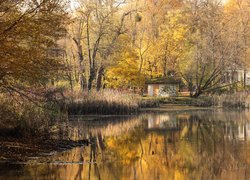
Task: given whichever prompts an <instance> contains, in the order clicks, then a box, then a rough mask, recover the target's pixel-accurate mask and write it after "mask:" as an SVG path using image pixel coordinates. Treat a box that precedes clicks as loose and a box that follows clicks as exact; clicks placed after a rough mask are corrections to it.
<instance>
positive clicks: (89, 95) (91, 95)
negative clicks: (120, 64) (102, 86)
mask: <svg viewBox="0 0 250 180" xmlns="http://www.w3.org/2000/svg"><path fill="white" fill-rule="evenodd" d="M66 96H67V97H68V98H67V100H66V103H65V104H66V109H67V112H68V114H69V115H84V114H132V113H136V112H137V111H138V109H139V101H140V97H139V96H138V95H135V94H131V93H124V92H121V91H117V90H101V91H91V92H87V91H86V92H80V91H78V92H74V93H68V94H67V95H66Z"/></svg>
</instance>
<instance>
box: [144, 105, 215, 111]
mask: <svg viewBox="0 0 250 180" xmlns="http://www.w3.org/2000/svg"><path fill="white" fill-rule="evenodd" d="M213 109H217V108H215V107H198V106H192V105H185V104H160V105H159V107H155V108H141V109H140V112H141V113H163V112H185V111H197V110H213Z"/></svg>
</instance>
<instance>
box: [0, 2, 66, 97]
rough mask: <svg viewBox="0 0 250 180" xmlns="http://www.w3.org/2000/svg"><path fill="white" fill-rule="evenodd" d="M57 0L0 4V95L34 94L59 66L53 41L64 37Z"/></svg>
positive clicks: (55, 43)
mask: <svg viewBox="0 0 250 180" xmlns="http://www.w3.org/2000/svg"><path fill="white" fill-rule="evenodd" d="M64 5H65V4H64V3H63V2H62V1H59V0H41V1H29V0H27V1H25V0H20V1H11V0H7V1H1V2H0V14H1V15H0V48H1V52H0V92H1V93H5V92H8V93H14V92H15V93H18V94H19V95H22V96H27V97H28V96H29V95H34V94H37V91H36V92H35V91H32V90H30V88H35V87H37V88H38V87H44V86H45V85H46V83H47V82H48V80H49V79H50V78H51V77H52V76H53V75H55V74H56V73H57V72H58V70H59V69H60V68H61V67H62V66H61V63H60V60H59V59H58V58H57V57H58V56H57V55H58V54H57V53H58V51H57V49H58V46H57V40H59V39H60V38H62V37H63V36H64V34H65V29H64V23H65V22H64V20H65V17H66V13H65V11H64Z"/></svg>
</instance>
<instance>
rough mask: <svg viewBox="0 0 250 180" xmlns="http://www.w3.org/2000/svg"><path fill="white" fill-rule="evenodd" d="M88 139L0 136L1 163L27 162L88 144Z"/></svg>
mask: <svg viewBox="0 0 250 180" xmlns="http://www.w3.org/2000/svg"><path fill="white" fill-rule="evenodd" d="M88 145H89V142H88V140H80V141H72V140H56V139H45V138H32V139H31V138H28V137H24V138H16V137H2V136H0V163H15V162H27V161H28V160H31V159H37V158H40V157H45V156H50V155H54V154H56V153H60V152H63V151H66V150H70V149H72V148H75V147H81V146H88Z"/></svg>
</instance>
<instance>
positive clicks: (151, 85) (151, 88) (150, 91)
mask: <svg viewBox="0 0 250 180" xmlns="http://www.w3.org/2000/svg"><path fill="white" fill-rule="evenodd" d="M148 95H149V96H154V86H153V84H148Z"/></svg>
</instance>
